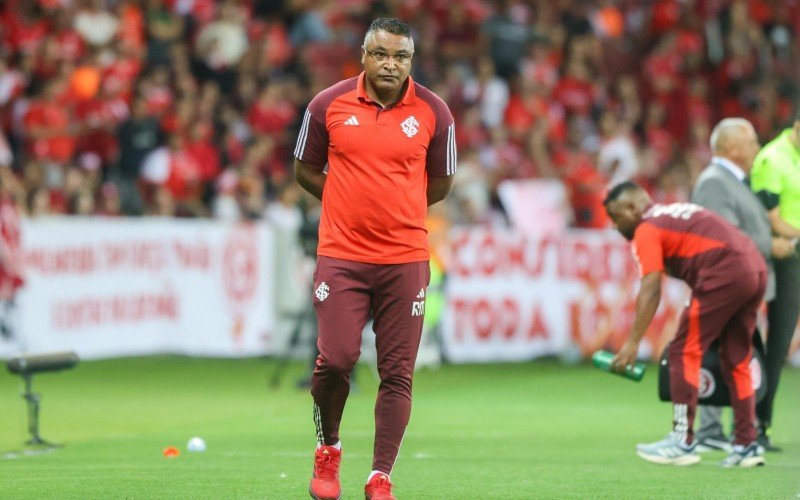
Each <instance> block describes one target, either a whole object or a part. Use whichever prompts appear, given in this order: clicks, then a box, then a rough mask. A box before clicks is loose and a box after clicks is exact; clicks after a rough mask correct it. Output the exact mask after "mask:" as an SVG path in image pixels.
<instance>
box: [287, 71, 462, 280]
mask: <svg viewBox="0 0 800 500" xmlns="http://www.w3.org/2000/svg"><path fill="white" fill-rule="evenodd" d="M364 77H365V75H364V73H361V75H359V76H357V77H355V78H350V79H348V80H344V81H341V82H339V83H337V84H336V85H334V86H332V87H330V88H328V89H326V90H323V91H322V92H320V93H319V94H318V95H317V96H316V97H315V98H314V99H313V100H312V101H311V103H310V104H309V105H308V109H307V110H306V113H305V116H304V118H303V125H302V127H301V129H300V135H299V136H298V138H297V147H296V148H295V152H294V155H295V157H297V159H299V160H301V161H303V162H306V163H310V164H312V165H320V166H322V165H325V164H326V163H327V165H328V177H327V179H326V181H325V190H324V192H323V196H322V218H321V220H320V228H319V248H318V249H317V254H318V255H324V256H327V257H335V258H339V259H346V260H353V261H357V262H368V263H374V264H401V263H407V262H420V261H425V260H428V259H429V258H430V253H429V250H428V234H427V230H426V229H425V216H426V214H427V208H428V203H427V197H426V190H427V186H428V177H429V176H431V177H445V176H449V175H453V174H455V172H456V146H455V124H454V123H453V116H452V114H451V113H450V110H449V109H448V108H447V105H446V104H445V103H444V102H443V101H442V100H441V99H440V98H439V97H437V96H436V95H435V94H434V93H433V92H431V91H430V90H428V89H427V88H425V87H423V86H422V85H419V84H417V83H415V82H414V81H413V80H412V79H411V77H409V78H408V84H407V88H406V91H405V93H404V94H403V97H402V99H401V100H400V101H399V102H398V103H397V104H395V105H394V106H391V107H388V108H382V107H381V106H380V105H379V104H378V103H376V102H374V101H372V100H371V99H370V98H369V97H368V96H367V93H366V89H365V87H364V83H363V82H364Z"/></svg>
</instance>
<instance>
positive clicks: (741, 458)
mask: <svg viewBox="0 0 800 500" xmlns="http://www.w3.org/2000/svg"><path fill="white" fill-rule="evenodd" d="M719 464H720V465H721V466H723V467H757V466H760V465H765V464H766V461H765V460H764V448H763V447H762V446H761V445H759V444H758V443H755V442H754V443H750V444H749V445H747V446H743V445H740V444H735V445H733V451H732V452H731V454H730V455H728V458H726V459H725V460H723V461H722V462H720V463H719Z"/></svg>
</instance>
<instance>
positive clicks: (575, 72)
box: [553, 57, 599, 116]
mask: <svg viewBox="0 0 800 500" xmlns="http://www.w3.org/2000/svg"><path fill="white" fill-rule="evenodd" d="M598 97H599V92H598V89H597V87H596V86H595V83H594V82H593V81H592V72H591V70H590V69H589V68H588V66H587V64H586V63H585V62H584V61H582V60H580V59H578V58H576V57H573V58H572V59H571V60H570V61H569V62H568V63H567V72H566V74H565V75H564V77H563V78H561V80H560V81H559V82H558V84H557V85H556V87H555V89H553V98H555V99H556V100H557V101H558V102H560V103H561V105H562V106H564V109H565V110H566V111H567V112H568V113H574V114H577V115H582V116H585V115H587V114H588V113H589V112H590V111H591V109H592V105H593V104H595V103H596V102H597V100H598Z"/></svg>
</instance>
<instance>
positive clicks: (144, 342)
mask: <svg viewBox="0 0 800 500" xmlns="http://www.w3.org/2000/svg"><path fill="white" fill-rule="evenodd" d="M22 234H23V255H24V260H23V261H24V269H25V279H26V282H25V286H24V287H23V288H22V289H21V291H20V293H19V295H18V297H17V301H16V309H17V310H16V315H17V321H16V324H17V325H18V326H19V328H18V331H17V332H16V334H15V336H16V338H14V339H10V340H9V339H6V341H5V342H0V355H2V356H9V355H14V354H16V353H17V352H29V353H37V352H52V351H60V350H74V351H76V352H77V353H78V355H79V356H80V357H81V358H88V359H92V358H104V357H115V356H132V355H144V354H159V353H174V354H186V355H197V356H253V355H262V354H265V353H266V352H267V351H268V350H269V347H270V346H269V341H270V334H271V332H272V330H273V327H274V322H275V319H274V312H273V311H274V302H275V298H274V293H273V290H272V283H273V282H274V280H273V277H272V276H271V273H272V272H273V265H272V262H273V257H272V249H273V242H272V237H273V236H272V232H271V230H270V228H269V227H268V226H267V225H265V224H240V225H224V224H220V223H218V222H213V221H194V220H192V221H189V220H179V219H156V218H146V219H112V220H110V219H82V218H52V219H37V220H33V221H26V222H25V223H24V224H23V227H22Z"/></svg>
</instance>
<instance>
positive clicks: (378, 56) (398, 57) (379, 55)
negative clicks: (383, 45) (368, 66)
mask: <svg viewBox="0 0 800 500" xmlns="http://www.w3.org/2000/svg"><path fill="white" fill-rule="evenodd" d="M364 52H366V53H367V54H369V55H370V57H372V58H373V59H375V62H378V63H382V62H386V60H387V59H389V58H390V57H391V58H392V59H394V62H396V63H397V64H405V63H407V62H408V61H410V60H411V57H412V56H413V55H414V53H413V52H412V53H410V54H409V53H407V52H398V53H396V54H389V53H388V52H384V51H382V50H369V49H367V48H364Z"/></svg>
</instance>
